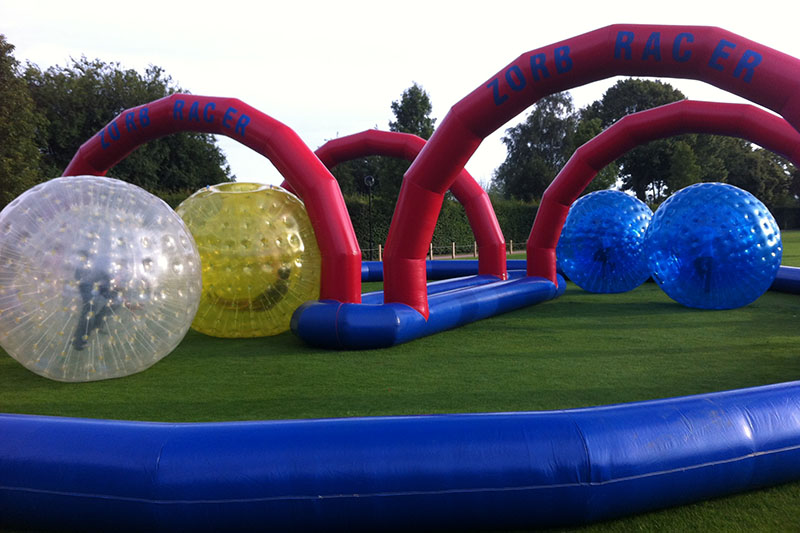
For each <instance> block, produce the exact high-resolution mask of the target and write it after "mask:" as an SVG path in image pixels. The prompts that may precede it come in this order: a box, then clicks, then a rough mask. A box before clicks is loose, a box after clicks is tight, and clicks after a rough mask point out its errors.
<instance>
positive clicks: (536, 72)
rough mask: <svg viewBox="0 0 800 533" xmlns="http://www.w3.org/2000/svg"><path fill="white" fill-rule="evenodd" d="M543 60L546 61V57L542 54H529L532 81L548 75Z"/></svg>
mask: <svg viewBox="0 0 800 533" xmlns="http://www.w3.org/2000/svg"><path fill="white" fill-rule="evenodd" d="M545 61H547V57H546V56H545V55H544V54H535V55H532V56H531V75H533V81H539V80H541V79H542V78H549V77H550V73H549V72H548V71H547V67H546V66H545Z"/></svg>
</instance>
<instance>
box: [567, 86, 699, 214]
mask: <svg viewBox="0 0 800 533" xmlns="http://www.w3.org/2000/svg"><path fill="white" fill-rule="evenodd" d="M685 98H686V97H685V96H684V95H683V94H682V93H681V92H680V91H679V90H677V89H675V88H673V87H672V86H671V85H669V84H667V83H662V82H660V81H650V80H640V79H634V78H629V79H625V80H620V81H618V82H617V83H616V84H614V85H613V86H612V87H611V88H609V89H608V90H607V91H606V92H605V94H604V95H603V98H602V99H601V100H599V101H597V102H594V103H593V104H591V105H590V106H588V107H587V108H586V109H585V110H584V111H583V113H582V118H583V120H591V119H599V120H600V123H601V125H602V127H603V128H607V127H609V126H611V125H612V124H614V123H615V122H616V121H617V120H619V119H621V118H622V117H624V116H626V115H629V114H631V113H637V112H639V111H644V110H646V109H651V108H654V107H659V106H662V105H666V104H669V103H672V102H677V101H679V100H683V99H685ZM679 142H683V143H684V145H682V146H681V147H680V148H679V149H678V150H679V151H680V154H682V155H686V154H687V151H686V148H687V146H688V147H689V148H690V150H691V145H690V144H688V145H687V141H686V139H685V138H682V137H673V138H671V139H663V140H659V141H653V142H650V143H648V144H646V145H644V146H639V147H637V148H635V149H633V150H631V151H630V152H628V153H627V154H625V155H623V156H622V157H620V158H619V160H618V161H617V164H618V166H619V168H620V178H621V180H622V182H621V184H622V188H623V189H624V190H632V191H633V192H634V193H635V194H636V196H637V197H638V198H639V199H640V200H642V201H650V202H651V203H660V202H661V201H662V200H663V199H664V198H665V197H666V195H668V194H669V193H671V192H674V191H675V190H677V189H676V188H675V186H674V184H673V175H672V172H673V170H675V171H680V172H682V173H683V174H682V175H681V176H676V180H677V181H676V182H681V183H685V182H687V181H688V180H690V179H696V178H697V176H698V174H697V173H696V172H695V173H692V171H691V170H690V168H689V167H690V166H691V165H689V167H686V168H683V167H681V166H680V162H678V161H677V160H675V159H674V153H675V151H676V147H677V146H678V143H679Z"/></svg>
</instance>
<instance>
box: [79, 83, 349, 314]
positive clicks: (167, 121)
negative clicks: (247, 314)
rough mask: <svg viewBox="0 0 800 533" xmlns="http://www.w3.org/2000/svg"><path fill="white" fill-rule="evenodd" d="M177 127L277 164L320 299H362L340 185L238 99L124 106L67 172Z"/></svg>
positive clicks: (113, 157)
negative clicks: (305, 226)
mask: <svg viewBox="0 0 800 533" xmlns="http://www.w3.org/2000/svg"><path fill="white" fill-rule="evenodd" d="M179 131H196V132H203V133H215V134H220V135H226V136H228V137H231V138H232V139H235V140H237V141H239V142H240V143H242V144H244V145H245V146H248V147H250V148H252V149H253V150H255V151H256V152H258V153H260V154H262V155H264V156H265V157H267V158H268V159H269V160H270V161H272V164H274V165H275V167H276V168H277V169H278V171H280V173H281V174H282V175H283V176H284V177H285V178H286V179H287V180H288V182H289V183H290V184H291V186H292V188H293V189H294V190H296V191H297V192H298V194H299V195H300V196H301V197H302V198H303V201H304V202H305V205H306V209H307V210H308V215H309V218H310V219H311V224H312V225H313V227H314V233H315V234H316V236H317V242H318V243H319V248H320V252H321V255H322V279H321V284H320V298H321V299H331V300H338V301H340V302H351V303H359V302H361V250H360V249H359V247H358V241H357V240H356V235H355V231H354V230H353V224H352V223H351V222H350V217H349V215H348V213H347V207H346V206H345V203H344V199H343V198H342V192H341V190H340V189H339V184H338V182H337V181H336V179H334V177H333V176H332V175H331V173H330V172H329V171H328V169H327V168H325V165H323V164H322V163H321V162H320V161H319V159H317V157H316V156H315V155H314V153H313V152H312V151H311V150H310V149H309V148H308V146H306V145H305V143H303V141H302V140H301V139H300V137H298V136H297V134H296V133H295V132H294V131H293V130H292V129H291V128H289V127H288V126H286V125H285V124H283V123H281V122H278V121H277V120H275V119H273V118H272V117H270V116H268V115H265V114H264V113H262V112H260V111H258V110H257V109H255V108H253V107H251V106H249V105H247V104H245V103H244V102H242V101H241V100H237V99H235V98H214V97H208V96H195V95H191V94H173V95H171V96H167V97H166V98H162V99H160V100H156V101H155V102H151V103H149V104H145V105H142V106H139V107H134V108H131V109H128V110H126V111H123V112H122V113H120V114H119V116H117V117H116V118H115V119H114V120H112V121H111V122H109V123H108V125H107V126H106V127H105V128H103V129H102V130H100V131H99V132H98V133H97V135H95V136H93V137H92V138H91V139H89V140H88V141H86V142H85V143H84V144H83V145H82V146H81V147H80V149H79V150H78V152H77V153H76V154H75V156H74V157H73V158H72V161H71V162H70V164H69V165H68V166H67V168H66V170H65V171H64V176H78V175H82V174H91V175H100V176H102V175H105V173H106V172H107V171H108V169H109V168H111V167H113V166H114V165H116V164H117V163H119V162H120V161H121V160H122V159H124V158H125V157H126V156H127V155H128V154H129V153H131V152H132V151H133V150H134V149H136V148H137V147H138V146H140V145H142V144H144V143H145V142H147V141H151V140H153V139H157V138H159V137H163V136H165V135H169V134H171V133H175V132H179Z"/></svg>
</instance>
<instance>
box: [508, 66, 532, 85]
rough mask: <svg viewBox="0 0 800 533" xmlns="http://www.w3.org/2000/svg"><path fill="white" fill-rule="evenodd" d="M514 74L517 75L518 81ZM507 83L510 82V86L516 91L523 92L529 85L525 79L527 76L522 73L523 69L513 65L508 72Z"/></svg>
mask: <svg viewBox="0 0 800 533" xmlns="http://www.w3.org/2000/svg"><path fill="white" fill-rule="evenodd" d="M512 74H516V78H517V79H516V80H515V79H514V76H512ZM506 81H507V82H508V86H509V87H511V89H513V90H514V91H521V90H522V89H524V88H525V85H526V84H527V83H528V82H527V80H526V79H525V74H523V73H522V69H521V68H519V67H518V66H516V65H511V67H509V69H508V70H507V71H506Z"/></svg>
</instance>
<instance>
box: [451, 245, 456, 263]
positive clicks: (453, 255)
mask: <svg viewBox="0 0 800 533" xmlns="http://www.w3.org/2000/svg"><path fill="white" fill-rule="evenodd" d="M450 257H451V259H455V258H456V243H455V242H454V243H453V253H452V254H451V255H450Z"/></svg>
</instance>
